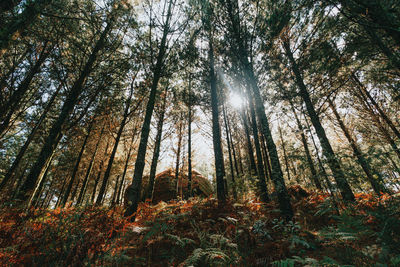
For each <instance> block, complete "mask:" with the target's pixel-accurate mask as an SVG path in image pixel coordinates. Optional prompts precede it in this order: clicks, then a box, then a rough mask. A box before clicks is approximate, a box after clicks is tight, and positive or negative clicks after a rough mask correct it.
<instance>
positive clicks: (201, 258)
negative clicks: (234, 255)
mask: <svg viewBox="0 0 400 267" xmlns="http://www.w3.org/2000/svg"><path fill="white" fill-rule="evenodd" d="M234 262H235V261H234V260H233V259H231V258H230V257H229V256H228V255H227V254H225V253H224V252H223V251H222V250H220V249H218V248H208V249H202V248H197V249H195V250H194V251H193V253H192V254H191V255H190V256H189V257H188V258H187V259H186V260H185V262H184V266H227V265H229V264H232V263H234Z"/></svg>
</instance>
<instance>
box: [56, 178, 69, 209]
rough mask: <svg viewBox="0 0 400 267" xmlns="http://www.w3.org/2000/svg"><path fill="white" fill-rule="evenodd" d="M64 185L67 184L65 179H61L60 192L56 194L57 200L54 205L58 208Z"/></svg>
mask: <svg viewBox="0 0 400 267" xmlns="http://www.w3.org/2000/svg"><path fill="white" fill-rule="evenodd" d="M66 185H67V179H63V184H62V186H61V189H60V192H59V194H58V198H57V202H56V205H55V207H56V208H58V207H59V206H60V203H61V199H62V196H63V195H64V189H65V186H66Z"/></svg>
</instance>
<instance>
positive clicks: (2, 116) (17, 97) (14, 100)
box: [0, 42, 51, 135]
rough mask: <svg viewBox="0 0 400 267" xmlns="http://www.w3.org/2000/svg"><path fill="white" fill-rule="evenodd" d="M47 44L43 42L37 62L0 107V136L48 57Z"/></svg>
mask: <svg viewBox="0 0 400 267" xmlns="http://www.w3.org/2000/svg"><path fill="white" fill-rule="evenodd" d="M47 46H48V43H47V42H45V43H44V45H43V47H42V51H41V53H40V55H39V58H38V60H37V61H36V62H35V64H34V65H33V66H32V68H31V69H30V70H29V71H28V72H27V74H26V76H25V78H24V79H23V81H22V82H21V83H20V84H19V86H18V87H17V89H16V90H15V91H14V92H13V94H12V95H11V96H10V98H9V99H8V101H7V102H6V103H5V104H4V105H1V106H0V122H1V124H0V135H1V134H2V133H3V132H5V131H6V129H7V128H8V126H9V124H10V120H11V117H12V115H13V114H14V113H15V112H16V110H18V108H19V106H20V104H21V101H22V98H23V97H24V95H25V94H26V92H27V91H28V90H29V85H30V84H31V82H32V80H33V78H34V77H35V75H36V74H37V73H39V71H40V67H41V66H42V64H43V62H44V61H45V60H46V58H47V57H48V56H49V55H50V50H51V49H48V47H47Z"/></svg>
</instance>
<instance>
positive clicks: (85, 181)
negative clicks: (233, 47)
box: [76, 124, 105, 205]
mask: <svg viewBox="0 0 400 267" xmlns="http://www.w3.org/2000/svg"><path fill="white" fill-rule="evenodd" d="M104 128H105V124H104V125H103V127H102V128H101V131H100V135H99V139H98V141H97V143H96V147H95V148H94V152H93V155H92V158H91V159H90V162H89V166H88V167H87V170H86V174H85V178H84V179H83V182H82V188H81V191H80V192H79V196H78V200H77V201H76V205H80V204H82V201H83V197H84V195H85V192H86V187H87V184H88V181H89V177H90V174H91V173H92V169H93V164H94V160H95V158H96V154H97V150H98V148H99V145H100V143H101V141H102V139H101V138H102V137H103V133H104Z"/></svg>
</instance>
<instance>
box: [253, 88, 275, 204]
mask: <svg viewBox="0 0 400 267" xmlns="http://www.w3.org/2000/svg"><path fill="white" fill-rule="evenodd" d="M249 93H250V91H249ZM248 100H249V108H250V116H251V119H250V120H249V121H250V123H251V127H252V130H253V136H254V147H255V148H256V156H257V174H258V183H257V184H258V190H259V191H260V197H261V200H262V201H263V202H264V203H266V202H268V201H269V200H270V199H269V195H268V190H267V182H266V181H265V170H264V166H263V158H262V154H261V147H260V140H259V138H258V129H257V120H256V114H255V111H254V103H253V99H252V98H251V95H250V94H249V97H248Z"/></svg>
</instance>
